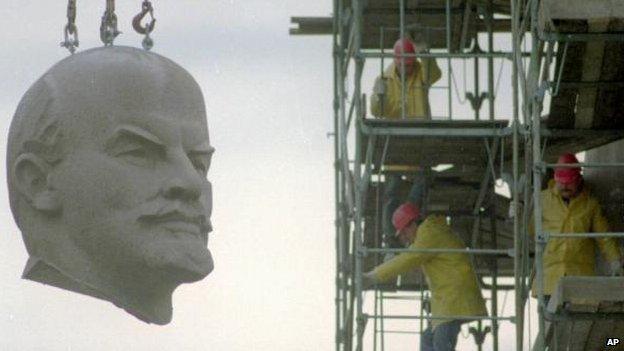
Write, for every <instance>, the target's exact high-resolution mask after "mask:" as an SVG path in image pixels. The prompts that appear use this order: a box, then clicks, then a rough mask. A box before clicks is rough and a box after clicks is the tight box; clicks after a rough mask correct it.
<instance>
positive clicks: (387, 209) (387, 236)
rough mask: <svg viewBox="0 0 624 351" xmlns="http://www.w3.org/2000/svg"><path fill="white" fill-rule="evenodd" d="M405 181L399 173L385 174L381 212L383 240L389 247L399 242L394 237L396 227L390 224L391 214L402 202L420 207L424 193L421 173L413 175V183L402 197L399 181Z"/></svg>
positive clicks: (396, 245) (423, 181) (398, 244)
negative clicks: (405, 195)
mask: <svg viewBox="0 0 624 351" xmlns="http://www.w3.org/2000/svg"><path fill="white" fill-rule="evenodd" d="M402 182H406V181H405V180H402V179H401V175H399V174H388V175H386V185H385V187H384V207H383V212H382V217H383V218H382V220H383V224H384V227H383V230H384V241H385V242H386V244H388V245H389V246H390V247H400V243H399V242H398V241H397V240H396V239H395V238H394V234H395V233H396V229H394V225H392V214H393V213H394V211H396V209H397V208H398V207H399V206H401V204H402V203H404V202H406V201H409V202H411V203H413V204H414V205H416V206H418V207H420V208H421V211H422V204H423V197H424V193H425V177H424V175H423V174H422V173H420V172H419V173H418V174H416V175H415V179H414V183H413V185H412V188H411V189H410V192H409V194H408V195H407V198H402V196H401V194H400V188H401V183H402Z"/></svg>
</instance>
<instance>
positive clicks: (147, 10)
mask: <svg viewBox="0 0 624 351" xmlns="http://www.w3.org/2000/svg"><path fill="white" fill-rule="evenodd" d="M148 14H149V16H150V17H151V20H150V21H149V22H147V23H146V24H145V26H143V25H142V24H141V21H142V20H143V19H144V18H145V16H147V15H148ZM154 26H156V18H154V7H152V3H151V2H150V1H149V0H144V1H143V4H142V5H141V12H140V13H139V14H138V15H136V16H134V18H133V19H132V27H133V28H134V30H135V31H137V33H139V34H149V33H151V32H152V31H153V30H154Z"/></svg>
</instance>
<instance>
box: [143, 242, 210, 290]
mask: <svg viewBox="0 0 624 351" xmlns="http://www.w3.org/2000/svg"><path fill="white" fill-rule="evenodd" d="M160 249H161V250H158V251H157V252H154V255H150V257H149V258H148V260H147V263H148V266H150V268H151V269H155V270H157V271H159V272H160V273H161V275H163V276H164V277H166V278H170V280H172V281H179V282H180V283H190V282H195V281H198V280H201V279H203V278H205V277H206V276H207V275H208V274H210V272H212V270H213V268H214V264H213V261H212V254H211V253H210V251H209V250H208V249H207V248H206V247H204V246H203V245H200V244H197V243H195V244H193V243H188V242H183V243H177V244H176V245H168V246H166V247H161V248H160Z"/></svg>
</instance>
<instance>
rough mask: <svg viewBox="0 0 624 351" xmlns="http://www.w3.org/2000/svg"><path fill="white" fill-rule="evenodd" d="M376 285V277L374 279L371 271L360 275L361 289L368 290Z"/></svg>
mask: <svg viewBox="0 0 624 351" xmlns="http://www.w3.org/2000/svg"><path fill="white" fill-rule="evenodd" d="M377 283H378V282H377V277H375V274H374V273H373V272H372V271H371V272H366V273H363V274H362V289H367V288H370V287H371V286H373V285H375V284H377Z"/></svg>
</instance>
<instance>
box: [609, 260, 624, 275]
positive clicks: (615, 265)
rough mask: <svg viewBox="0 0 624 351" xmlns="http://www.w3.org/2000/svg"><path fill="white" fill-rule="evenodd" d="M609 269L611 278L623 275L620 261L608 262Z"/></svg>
mask: <svg viewBox="0 0 624 351" xmlns="http://www.w3.org/2000/svg"><path fill="white" fill-rule="evenodd" d="M609 268H610V269H611V275H612V276H622V275H624V269H622V262H620V260H615V261H611V262H609Z"/></svg>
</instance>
